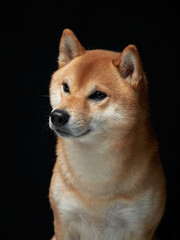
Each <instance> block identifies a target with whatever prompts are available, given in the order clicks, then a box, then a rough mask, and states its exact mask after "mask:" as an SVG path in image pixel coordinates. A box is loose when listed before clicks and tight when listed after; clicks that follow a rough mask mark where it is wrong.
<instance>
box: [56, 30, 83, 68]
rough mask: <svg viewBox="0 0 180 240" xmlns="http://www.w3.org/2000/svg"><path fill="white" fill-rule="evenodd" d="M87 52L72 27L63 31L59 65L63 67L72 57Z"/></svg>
mask: <svg viewBox="0 0 180 240" xmlns="http://www.w3.org/2000/svg"><path fill="white" fill-rule="evenodd" d="M84 53H85V49H84V47H83V46H82V45H81V43H80V42H79V40H78V39H77V37H76V36H75V34H74V33H73V32H72V31H71V30H70V29H65V30H64V31H63V34H62V37H61V40H60V45H59V59H58V63H59V66H60V67H62V66H64V65H66V64H67V63H69V62H70V61H71V60H72V59H74V58H75V57H77V56H80V55H83V54H84Z"/></svg>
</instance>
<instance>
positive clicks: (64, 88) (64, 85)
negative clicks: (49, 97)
mask: <svg viewBox="0 0 180 240" xmlns="http://www.w3.org/2000/svg"><path fill="white" fill-rule="evenodd" d="M63 90H64V91H65V92H66V93H69V92H70V91H69V87H68V85H67V83H63Z"/></svg>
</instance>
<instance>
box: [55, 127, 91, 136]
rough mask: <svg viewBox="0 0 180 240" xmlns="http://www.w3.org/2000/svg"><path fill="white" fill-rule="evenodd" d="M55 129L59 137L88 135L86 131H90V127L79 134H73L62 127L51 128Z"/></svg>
mask: <svg viewBox="0 0 180 240" xmlns="http://www.w3.org/2000/svg"><path fill="white" fill-rule="evenodd" d="M53 130H54V131H55V133H56V134H57V135H58V136H60V137H73V138H79V137H83V136H86V135H88V133H90V132H91V129H88V130H86V131H85V132H83V133H80V134H74V133H72V132H70V131H63V130H62V129H59V128H57V129H53Z"/></svg>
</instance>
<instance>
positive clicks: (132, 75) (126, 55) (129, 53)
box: [113, 45, 143, 88]
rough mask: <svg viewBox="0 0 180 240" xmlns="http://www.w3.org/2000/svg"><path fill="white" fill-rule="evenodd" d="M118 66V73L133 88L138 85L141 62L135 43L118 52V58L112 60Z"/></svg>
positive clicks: (141, 70) (141, 75)
mask: <svg viewBox="0 0 180 240" xmlns="http://www.w3.org/2000/svg"><path fill="white" fill-rule="evenodd" d="M113 64H114V65H115V66H116V67H118V69H119V72H120V75H121V77H122V78H124V79H125V80H126V81H127V82H128V83H129V84H130V85H131V86H132V87H133V88H136V87H137V86H138V83H139V81H140V80H141V79H142V77H143V68H142V62H141V59H140V56H139V53H138V50H137V48H136V46H135V45H128V46H127V47H126V48H125V49H124V50H123V51H122V53H121V54H120V56H119V58H118V59H116V60H114V61H113Z"/></svg>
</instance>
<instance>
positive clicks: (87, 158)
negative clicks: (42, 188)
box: [49, 29, 166, 240]
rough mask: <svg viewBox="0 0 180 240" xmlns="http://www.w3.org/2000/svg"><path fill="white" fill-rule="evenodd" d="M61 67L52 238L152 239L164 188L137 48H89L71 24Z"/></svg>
mask: <svg viewBox="0 0 180 240" xmlns="http://www.w3.org/2000/svg"><path fill="white" fill-rule="evenodd" d="M59 66H60V67H59V69H58V70H57V71H56V72H55V73H54V74H53V76H52V80H51V84H50V100H51V105H52V109H53V110H52V112H53V111H54V110H56V109H62V110H66V111H67V112H68V114H69V116H70V118H69V121H68V122H67V123H66V124H65V125H63V126H55V125H54V124H53V121H52V119H51V118H50V119H49V125H50V128H51V129H53V130H54V131H55V132H56V134H57V135H58V137H57V147H56V154H57V161H56V163H55V167H54V170H53V176H52V180H51V185H50V193H49V196H50V202H51V206H52V209H53V213H54V227H55V236H54V237H53V240H80V239H81V240H109V239H111V240H152V238H153V236H154V233H155V230H156V228H157V226H158V224H159V222H160V220H161V217H162V215H163V212H164V208H165V201H166V190H165V178H164V173H163V169H162V166H161V163H160V160H159V155H158V143H157V140H156V137H155V134H154V131H153V128H152V125H151V123H150V120H149V107H148V97H147V80H146V77H145V74H144V72H143V67H142V63H141V60H140V57H139V53H138V51H137V49H136V47H135V46H134V45H129V46H127V47H126V48H125V49H124V50H123V51H122V53H117V52H112V51H104V50H91V51H85V49H84V48H83V47H82V45H81V44H80V42H79V41H78V39H77V38H76V36H75V35H74V33H73V32H72V31H71V30H69V29H66V30H64V32H63V35H62V38H61V41H60V56H59ZM64 83H66V84H67V86H68V91H67V90H66V91H65V90H64V88H63V84H64ZM93 94H94V95H95V94H96V95H98V96H97V98H93V97H92V96H94V95H93ZM99 94H100V95H101V99H98V98H100V97H99ZM103 94H104V95H103ZM102 96H103V98H102Z"/></svg>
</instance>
